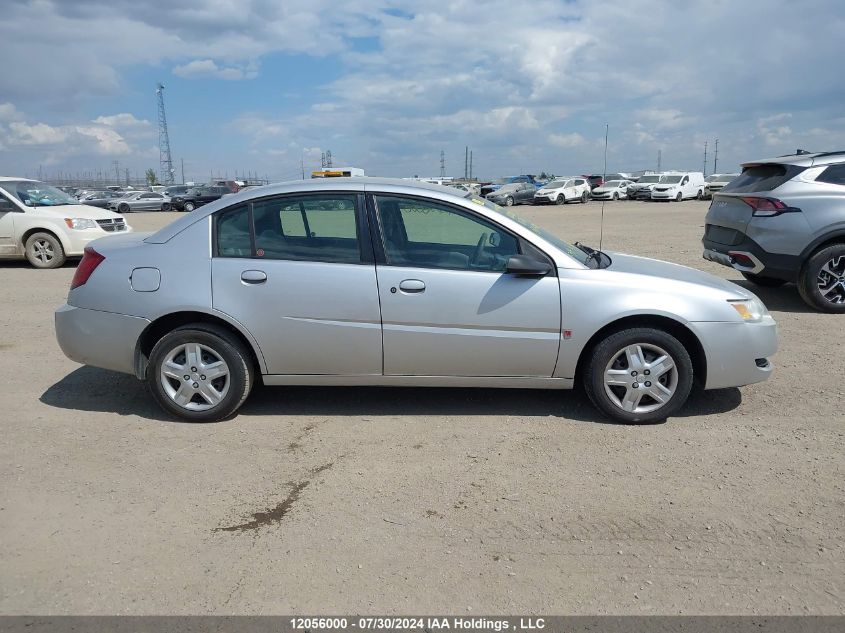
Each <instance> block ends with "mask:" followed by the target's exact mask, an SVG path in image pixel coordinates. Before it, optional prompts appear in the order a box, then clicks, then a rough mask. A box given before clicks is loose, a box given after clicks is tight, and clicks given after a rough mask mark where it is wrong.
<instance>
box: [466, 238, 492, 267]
mask: <svg viewBox="0 0 845 633" xmlns="http://www.w3.org/2000/svg"><path fill="white" fill-rule="evenodd" d="M489 240H490V231H484V233H482V234H481V237H479V238H478V244H476V245H475V253H473V255H472V259H471V260H470V264H471V265H473V266H474V265H477V264H478V263H479V262H480V261H481V256H482V255H484V247H485V246H487V242H488V241H489Z"/></svg>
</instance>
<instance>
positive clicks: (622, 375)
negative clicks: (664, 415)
mask: <svg viewBox="0 0 845 633" xmlns="http://www.w3.org/2000/svg"><path fill="white" fill-rule="evenodd" d="M677 388H678V367H677V364H676V363H675V361H674V359H673V358H672V357H671V356H670V355H669V353H668V352H667V351H666V350H664V349H663V348H661V347H658V346H657V345H652V344H651V343H636V344H634V345H628V346H626V347H623V348H622V349H621V350H619V351H618V352H616V353H615V354H614V355H613V356H612V357H611V359H610V362H608V363H607V366H606V367H605V368H604V391H605V393H606V394H607V397H608V398H610V401H611V402H612V403H613V404H614V405H615V406H617V407H619V408H620V409H621V410H622V411H625V412H626V413H651V412H653V411H657V410H658V409H661V408H663V407H664V406H666V404H667V403H668V402H669V401H670V400H671V399H672V396H674V395H675V391H676V390H677Z"/></svg>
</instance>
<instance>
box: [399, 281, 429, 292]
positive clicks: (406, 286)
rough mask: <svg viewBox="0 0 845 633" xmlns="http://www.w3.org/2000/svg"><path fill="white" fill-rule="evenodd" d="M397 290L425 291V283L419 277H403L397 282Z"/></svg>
mask: <svg viewBox="0 0 845 633" xmlns="http://www.w3.org/2000/svg"><path fill="white" fill-rule="evenodd" d="M399 290H401V291H402V292H410V293H416V292H425V283H424V282H422V281H420V280H419V279H405V280H404V281H402V282H401V283H400V284H399Z"/></svg>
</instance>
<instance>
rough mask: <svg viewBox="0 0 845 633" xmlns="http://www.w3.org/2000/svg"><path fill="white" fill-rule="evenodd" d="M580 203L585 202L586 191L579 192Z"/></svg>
mask: <svg viewBox="0 0 845 633" xmlns="http://www.w3.org/2000/svg"><path fill="white" fill-rule="evenodd" d="M581 204H587V192H586V191H582V192H581Z"/></svg>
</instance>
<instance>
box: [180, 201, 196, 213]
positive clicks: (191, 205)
mask: <svg viewBox="0 0 845 633" xmlns="http://www.w3.org/2000/svg"><path fill="white" fill-rule="evenodd" d="M182 208H183V209H184V210H185V211H187V212H188V213H190V212H191V211H193V210H194V209H196V208H197V207H196V205H195V204H194V203H193V202H191V201H190V200H188V202H186V203H185V204H183V205H182Z"/></svg>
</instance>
